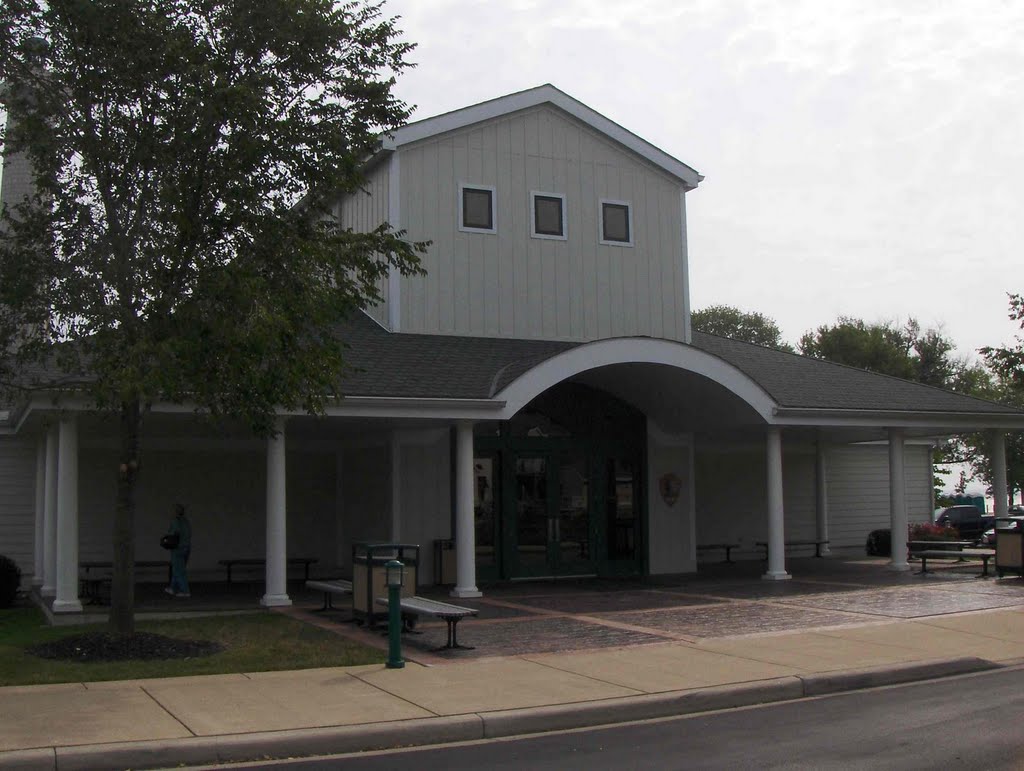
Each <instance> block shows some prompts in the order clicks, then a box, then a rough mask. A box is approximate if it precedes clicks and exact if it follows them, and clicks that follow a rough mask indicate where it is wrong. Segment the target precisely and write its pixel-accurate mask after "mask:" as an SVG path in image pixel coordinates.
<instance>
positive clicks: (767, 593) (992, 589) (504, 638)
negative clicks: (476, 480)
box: [293, 557, 1024, 663]
mask: <svg viewBox="0 0 1024 771" xmlns="http://www.w3.org/2000/svg"><path fill="white" fill-rule="evenodd" d="M787 564H788V567H789V569H790V571H791V573H792V574H793V575H794V576H795V578H793V579H792V580H789V581H764V580H762V579H761V573H762V571H763V566H762V565H761V564H760V563H758V562H747V563H737V564H735V565H719V564H716V565H711V566H706V567H705V566H702V567H701V571H700V573H699V574H698V575H696V576H694V575H686V576H658V577H652V578H647V579H642V578H630V579H624V580H614V579H589V580H588V579H572V580H566V581H537V582H532V581H531V582H512V583H503V584H498V585H494V586H484V587H483V591H484V596H483V597H481V598H478V599H472V600H468V599H467V600H452V599H451V598H449V597H448V595H447V590H446V589H444V588H436V589H435V588H431V589H429V590H426V591H425V593H426V594H427V596H432V597H435V598H436V599H440V600H445V601H449V602H455V603H456V604H459V605H464V606H469V607H473V608H476V609H478V610H479V611H480V615H479V617H477V618H471V619H467V620H465V621H463V622H461V623H460V624H459V641H460V642H461V643H463V644H465V645H472V646H475V649H474V650H454V651H439V652H435V651H433V649H435V648H437V647H439V646H441V645H443V644H444V642H445V639H446V626H445V624H444V623H443V622H440V621H437V620H434V619H426V618H424V619H421V620H420V623H419V624H418V626H417V631H418V632H420V634H414V635H406V636H405V638H404V645H405V647H406V655H407V656H408V657H409V658H413V659H416V658H417V657H419V658H420V660H421V661H424V662H428V661H429V662H433V663H444V662H445V661H460V660H465V659H468V658H479V657H489V656H512V655H523V654H530V653H555V652H565V651H573V650H580V651H585V650H595V649H601V648H613V647H622V646H633V645H647V644H652V643H660V642H665V641H666V640H667V639H677V640H678V639H683V640H698V639H708V638H717V637H733V636H747V635H758V634H766V633H773V632H785V631H795V630H807V629H813V628H824V627H835V626H848V625H851V624H860V623H868V624H870V623H876V622H878V621H879V620H881V619H883V618H907V619H909V618H922V617H926V616H932V615H943V614H947V613H957V612H964V611H974V610H984V609H995V608H1005V607H1016V606H1020V607H1021V608H1022V609H1024V580H1021V579H1019V578H1005V579H1002V580H997V579H996V578H995V577H990V578H986V579H982V578H978V577H977V572H978V570H977V568H978V566H977V565H976V564H972V565H970V566H969V567H967V568H966V569H960V568H956V567H952V568H945V567H943V568H941V569H938V570H936V571H935V572H929V573H928V574H927V575H919V574H915V573H914V572H913V571H911V572H905V573H897V572H892V571H890V570H888V568H887V561H886V560H881V559H864V558H854V559H844V558H842V557H830V558H827V559H815V558H808V559H803V560H799V559H795V560H790V561H789V562H788V563H787ZM301 596H302V595H298V596H297V595H293V599H295V600H296V602H299V601H300V597H301ZM307 599H308V598H307ZM300 612H301V611H300ZM326 615H329V616H331V617H333V618H334V619H336V620H337V621H339V622H340V621H342V620H344V618H345V614H344V613H339V614H326ZM321 618H323V617H321ZM337 626H338V629H339V633H342V634H352V633H356V634H358V633H359V632H358V631H357V630H356V629H355V628H354V627H353V626H352V625H349V624H340V623H338V624H337ZM363 639H364V641H371V642H370V644H374V645H380V646H381V647H384V645H385V644H386V641H385V638H384V637H382V636H380V635H379V634H373V635H366V636H365V637H364V638H363ZM752 644H753V643H752Z"/></svg>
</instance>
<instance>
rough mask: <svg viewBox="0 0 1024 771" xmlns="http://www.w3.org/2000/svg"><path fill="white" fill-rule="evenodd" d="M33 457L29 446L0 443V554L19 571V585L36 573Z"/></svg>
mask: <svg viewBox="0 0 1024 771" xmlns="http://www.w3.org/2000/svg"><path fill="white" fill-rule="evenodd" d="M35 457H36V448H35V445H33V444H31V443H28V442H15V441H11V440H3V441H0V533H2V539H0V554H2V555H4V556H5V557H9V558H11V559H12V560H14V561H15V563H17V565H18V567H19V568H21V575H22V586H27V585H28V580H29V578H30V577H31V576H32V575H34V573H35V570H36V565H35V537H36V524H35V523H36V519H35V517H36V503H35V501H36V462H35Z"/></svg>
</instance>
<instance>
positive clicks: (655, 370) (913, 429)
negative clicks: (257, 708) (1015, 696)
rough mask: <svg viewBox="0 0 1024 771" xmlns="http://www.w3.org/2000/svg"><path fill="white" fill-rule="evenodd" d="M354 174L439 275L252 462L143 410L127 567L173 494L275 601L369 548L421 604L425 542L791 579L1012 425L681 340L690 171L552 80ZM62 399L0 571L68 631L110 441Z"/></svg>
mask: <svg viewBox="0 0 1024 771" xmlns="http://www.w3.org/2000/svg"><path fill="white" fill-rule="evenodd" d="M366 173H367V176H368V182H367V185H366V190H365V192H362V193H357V194H354V195H351V196H348V197H346V198H344V199H342V200H340V201H338V204H337V208H336V213H337V216H338V217H340V218H341V220H342V221H343V222H344V223H345V224H348V225H350V226H352V227H353V228H355V229H369V228H373V227H375V226H377V225H379V224H380V223H382V222H384V221H388V222H390V223H391V224H392V225H394V226H395V227H398V228H402V229H405V230H406V231H407V232H408V237H409V239H410V240H415V241H420V240H429V241H431V242H432V246H431V247H430V249H429V252H428V253H427V255H426V256H425V258H424V262H423V264H424V267H425V268H426V270H427V274H426V275H425V276H423V277H411V278H406V277H401V276H399V275H398V274H397V273H395V274H394V275H392V276H391V277H390V278H389V279H388V280H387V282H386V283H385V285H384V286H382V287H381V289H382V293H383V296H384V297H385V301H384V303H383V304H382V305H380V306H378V307H375V308H369V309H367V310H366V313H365V314H360V315H358V316H357V317H355V318H352V319H350V320H349V322H348V323H347V324H346V326H345V328H344V329H342V330H340V334H342V335H343V336H344V338H345V340H346V341H347V343H348V344H349V345H350V353H349V360H350V362H351V363H352V364H353V365H355V367H356V370H355V372H354V373H352V374H350V375H348V376H347V377H346V378H345V379H344V381H343V392H344V393H345V394H346V397H345V398H344V399H343V400H341V401H340V402H338V403H337V404H335V405H333V406H332V407H331V408H330V409H329V410H328V414H327V416H326V417H322V418H313V417H310V416H307V415H301V414H295V415H285V414H282V415H281V416H280V427H281V428H282V433H281V434H280V436H279V437H278V438H277V439H275V440H271V441H269V442H266V441H262V440H257V439H254V438H252V437H250V436H248V435H246V434H245V433H244V432H241V431H239V432H237V433H234V434H232V433H230V432H228V433H223V432H222V433H216V434H214V433H212V432H211V430H210V429H209V428H207V427H206V426H205V425H204V424H202V423H200V422H198V421H196V420H195V419H194V418H193V417H192V416H191V410H190V409H189V408H188V406H187V405H186V406H185V407H184V408H182V407H181V406H176V405H155V406H154V408H153V412H152V414H151V415H149V416H148V417H147V420H146V423H145V436H144V440H143V447H144V450H143V452H144V455H143V463H144V467H143V472H142V473H141V475H140V478H139V480H140V481H139V501H138V511H139V514H138V521H137V523H136V530H137V547H136V557H137V559H140V560H145V559H157V558H161V557H163V553H162V552H161V550H160V548H159V545H158V538H159V535H160V533H162V532H163V531H164V530H165V529H166V526H167V522H168V520H169V518H170V512H171V506H172V504H173V503H174V502H176V501H181V502H183V503H185V504H187V506H188V509H189V512H190V517H191V520H192V523H193V529H194V532H195V538H194V542H193V551H192V559H191V563H190V572H191V573H192V574H193V576H196V577H198V578H202V577H203V576H204V575H207V576H210V577H213V576H216V575H219V574H220V572H219V571H220V569H219V567H218V560H221V559H228V558H239V557H265V558H266V560H267V572H266V582H267V583H266V590H265V594H264V596H263V599H262V601H263V603H264V604H267V605H276V604H286V603H288V602H289V601H290V599H289V597H288V593H287V586H286V583H285V568H284V566H285V562H284V560H285V557H286V556H298V557H310V558H315V559H317V560H318V563H317V565H316V571H317V572H318V573H320V574H342V575H344V574H348V573H349V572H350V571H351V567H352V565H351V559H352V545H353V544H354V543H357V542H362V541H393V542H404V543H418V544H421V545H422V546H423V552H422V557H423V560H422V564H421V565H420V572H419V575H420V581H421V582H426V583H429V582H431V581H432V580H433V578H434V575H435V572H434V568H435V565H434V564H433V559H434V555H433V550H432V549H431V548H430V547H431V545H432V544H433V543H434V542H435V541H436V540H439V539H449V538H454V540H455V544H456V546H455V549H456V554H457V560H456V562H457V577H456V581H455V587H454V589H453V594H454V595H455V596H462V597H466V596H474V595H476V594H478V592H479V586H480V585H481V584H482V583H483V584H485V583H486V582H487V581H492V580H498V579H513V578H524V577H531V576H559V575H591V574H595V575H648V574H650V575H653V574H664V573H685V572H692V571H695V570H696V569H697V565H698V554H699V552H698V548H697V547H698V546H700V545H710V544H725V543H729V544H737V545H738V546H737V548H736V550H735V552H734V554H735V555H736V556H738V557H741V558H742V557H746V558H756V559H760V558H761V554H762V552H761V550H760V549H759V548H756V547H755V543H756V542H759V541H763V542H766V543H767V544H768V548H767V553H768V560H767V562H766V571H765V576H766V577H767V578H772V579H781V578H787V577H788V576H789V572H788V569H787V565H786V548H785V543H786V542H787V541H792V540H813V541H828V542H829V546H830V547H831V548H832V549H836V548H840V547H851V548H853V547H855V548H858V549H860V548H863V544H864V540H865V537H866V535H867V533H868V531H870V530H871V529H873V528H877V527H890V526H891V527H892V528H893V530H894V531H895V532H901V531H905V529H906V525H907V522H908V520H911V521H913V520H926V519H928V518H929V517H930V514H931V512H932V509H933V501H932V495H931V489H932V474H931V460H930V458H931V450H930V448H931V439H932V438H933V437H938V436H943V435H949V434H952V433H958V432H963V431H975V430H989V431H990V432H991V436H992V438H993V441H994V445H995V447H996V448H997V449H998V448H1001V447H1002V440H1001V433H1000V432H1002V431H1006V430H1011V429H1012V430H1020V429H1022V428H1024V413H1022V412H1020V411H1015V410H1013V409H1011V408H1008V407H1004V406H1002V405H997V404H993V403H989V402H985V401H981V400H977V399H972V398H969V397H965V396H961V395H956V394H952V393H948V392H944V391H941V390H938V389H934V388H929V387H926V386H921V385H917V384H913V383H909V382H906V381H902V380H898V379H895V378H889V377H884V376H879V375H874V374H871V373H867V372H863V371H861V370H856V369H851V368H848V367H843V366H839V365H834V364H830V363H826V362H821V361H817V360H813V359H808V358H804V357H801V356H796V355H793V354H788V353H783V352H779V351H775V350H770V349H767V348H762V347H759V346H755V345H749V344H746V343H741V342H736V341H731V340H727V339H723V338H718V337H714V336H711V335H706V334H701V333H697V332H693V331H692V330H691V328H690V323H689V311H690V305H689V280H688V259H689V257H688V253H687V239H686V201H687V195H688V194H690V193H691V192H692V191H694V190H696V189H697V187H698V186H699V184H700V182H701V180H702V177H701V176H700V175H699V174H698V173H697V172H696V171H694V170H693V169H692V168H690V167H689V166H687V165H686V164H684V163H682V162H680V161H678V160H676V159H675V158H673V157H672V156H670V155H668V154H667V153H665V152H664V151H662V150H660V149H658V148H656V147H654V146H652V145H650V144H648V143H647V142H645V141H644V140H642V139H640V138H639V137H637V136H636V135H634V134H632V133H630V132H629V131H627V130H626V129H624V128H622V127H621V126H619V125H617V124H615V123H613V122H611V121H609V120H608V119H606V118H604V117H603V116H601V115H600V114H598V113H596V112H595V111H593V110H591V109H590V108H589V107H587V106H585V105H583V104H581V103H579V102H577V101H576V100H574V99H572V98H571V97H569V96H567V95H566V94H564V93H562V92H561V91H559V90H557V89H556V88H554V87H552V86H550V85H545V86H541V87H539V88H534V89H531V90H528V91H524V92H520V93H517V94H512V95H509V96H505V97H501V98H499V99H495V100H492V101H490V102H485V103H483V104H478V105H474V106H472V107H467V108H465V109H462V110H458V111H456V112H452V113H448V114H445V115H441V116H438V117H435V118H429V119H426V120H422V121H418V122H415V123H411V124H409V125H407V126H404V127H403V128H401V129H399V130H397V131H396V132H395V133H394V135H393V136H390V137H388V138H387V139H385V140H384V142H383V143H382V146H381V149H380V152H379V153H378V154H377V155H376V156H375V157H374V158H373V159H372V160H371V161H370V163H369V164H368V166H367V169H366ZM60 406H61V411H59V412H58V411H56V410H55V408H54V405H53V399H52V398H50V397H49V396H40V397H39V398H37V399H35V400H33V401H31V402H28V403H25V404H21V405H17V406H16V407H15V408H14V409H11V410H10V411H9V413H8V414H7V416H6V419H4V420H2V421H0V553H6V554H8V555H9V556H11V557H13V558H14V559H15V560H16V561H17V562H18V563H19V564H20V565H21V566H22V568H23V570H25V572H26V573H27V574H28V575H31V576H32V582H33V584H34V585H36V586H37V587H39V590H40V592H41V593H42V595H44V596H52V597H54V598H55V601H54V604H53V609H54V611H57V612H77V611H79V610H80V608H81V605H80V601H79V598H78V581H77V576H78V566H79V563H80V561H82V560H88V559H110V558H111V552H112V546H111V541H112V539H111V526H112V516H113V508H114V498H115V483H116V467H117V463H116V458H117V454H116V435H117V432H116V426H115V425H114V424H113V423H112V422H111V420H110V419H109V418H104V417H101V416H99V415H97V414H96V413H94V412H92V411H90V408H89V407H90V406H89V405H88V404H87V403H85V402H84V401H82V400H79V399H76V398H74V397H68V396H65V397H64V398H63V399H62V401H61V402H60ZM0 415H2V413H0ZM999 455H1000V451H997V453H996V456H997V457H999ZM997 473H998V467H997ZM1003 506H1005V500H1004V501H1003ZM713 558H714V559H716V560H717V559H719V558H720V557H719V555H718V554H715V555H713ZM892 564H893V567H895V568H897V569H905V568H906V561H905V555H904V554H903V552H902V550H896V554H894V556H893V558H892Z"/></svg>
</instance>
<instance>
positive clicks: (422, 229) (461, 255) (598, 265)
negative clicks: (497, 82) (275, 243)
mask: <svg viewBox="0 0 1024 771" xmlns="http://www.w3.org/2000/svg"><path fill="white" fill-rule="evenodd" d="M399 152H400V154H401V180H402V182H401V184H402V189H401V210H402V225H403V227H405V228H406V229H407V230H408V231H409V237H410V238H412V239H414V240H425V241H431V242H432V245H431V247H430V251H429V254H427V255H426V256H425V258H424V261H423V266H424V268H425V269H426V270H427V272H428V275H427V277H426V278H422V277H420V278H411V279H403V280H402V281H403V290H402V303H403V308H402V310H403V313H402V318H403V331H408V332H425V333H440V334H463V335H482V336H511V337H528V338H545V339H567V340H589V339H596V338H602V337H612V336H620V335H649V336H653V337H664V338H668V339H675V340H681V339H682V335H683V329H684V320H683V318H682V310H683V308H682V291H683V288H684V285H683V282H684V280H685V276H684V275H683V270H682V266H683V260H684V257H683V253H682V250H683V247H684V244H683V242H682V227H683V223H682V212H681V210H680V206H679V197H680V191H681V190H682V187H681V184H680V183H679V182H678V181H677V180H674V179H672V178H671V177H669V176H668V175H666V174H665V173H664V172H662V171H661V170H659V169H655V168H654V167H653V166H650V165H649V164H647V163H646V162H645V161H643V160H642V159H640V158H639V157H637V156H634V155H633V154H632V153H630V152H629V151H627V150H625V149H624V148H621V147H619V146H618V145H616V144H615V143H613V142H612V141H610V140H608V139H607V138H606V137H603V136H601V135H599V134H597V133H595V132H594V131H593V130H592V129H590V128H588V127H585V126H584V125H582V124H581V123H578V122H577V121H575V120H574V119H572V118H571V117H569V116H568V115H566V114H564V113H562V112H561V111H560V110H558V109H556V108H554V107H550V106H547V107H538V108H533V109H530V110H525V111H522V112H519V113H513V114H511V115H508V116H503V117H501V118H497V119H495V120H493V121H489V122H485V123H481V124H478V125H475V126H472V127H468V128H466V129H463V130H460V131H454V132H451V133H448V134H444V135H441V136H438V137H433V138H430V139H426V140H424V141H423V142H420V143H414V144H411V145H407V146H405V147H403V148H401V149H400V151H399ZM460 182H461V183H464V184H479V185H486V186H493V187H494V188H495V197H496V207H495V219H496V225H497V231H498V232H497V233H496V234H486V233H463V232H461V231H459V230H458V206H459V201H458V200H457V199H458V185H459V183H460ZM534 190H536V191H540V192H547V193H558V194H562V195H565V204H566V219H565V222H566V232H567V236H568V238H567V240H565V241H560V240H551V239H537V238H531V237H530V192H531V191H534ZM600 199H613V200H625V201H629V202H630V203H631V205H632V214H633V239H634V244H635V245H634V246H633V247H618V246H603V245H601V244H599V240H600V232H599V223H600V219H599V201H600Z"/></svg>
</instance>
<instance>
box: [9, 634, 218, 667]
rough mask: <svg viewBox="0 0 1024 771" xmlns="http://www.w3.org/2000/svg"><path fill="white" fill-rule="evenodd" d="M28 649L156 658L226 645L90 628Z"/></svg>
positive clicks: (77, 657)
mask: <svg viewBox="0 0 1024 771" xmlns="http://www.w3.org/2000/svg"><path fill="white" fill-rule="evenodd" d="M26 650H27V651H28V652H29V653H31V654H32V655H33V656H38V657H39V658H43V659H63V660H66V661H126V660H129V659H131V660H136V661H152V660H157V659H190V658H198V657H201V656H212V655H213V654H215V653H220V652H221V651H223V650H224V646H223V645H221V644H220V643H218V642H213V641H210V640H180V639H178V638H176V637H166V636H164V635H162V634H152V633H150V632H136V633H135V634H133V635H130V636H127V637H125V636H122V635H116V634H109V633H107V632H88V633H86V634H76V635H73V636H71V637H64V638H62V639H60V640H54V641H53V642H48V643H40V644H39V645H33V646H30V647H28V648H26Z"/></svg>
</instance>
